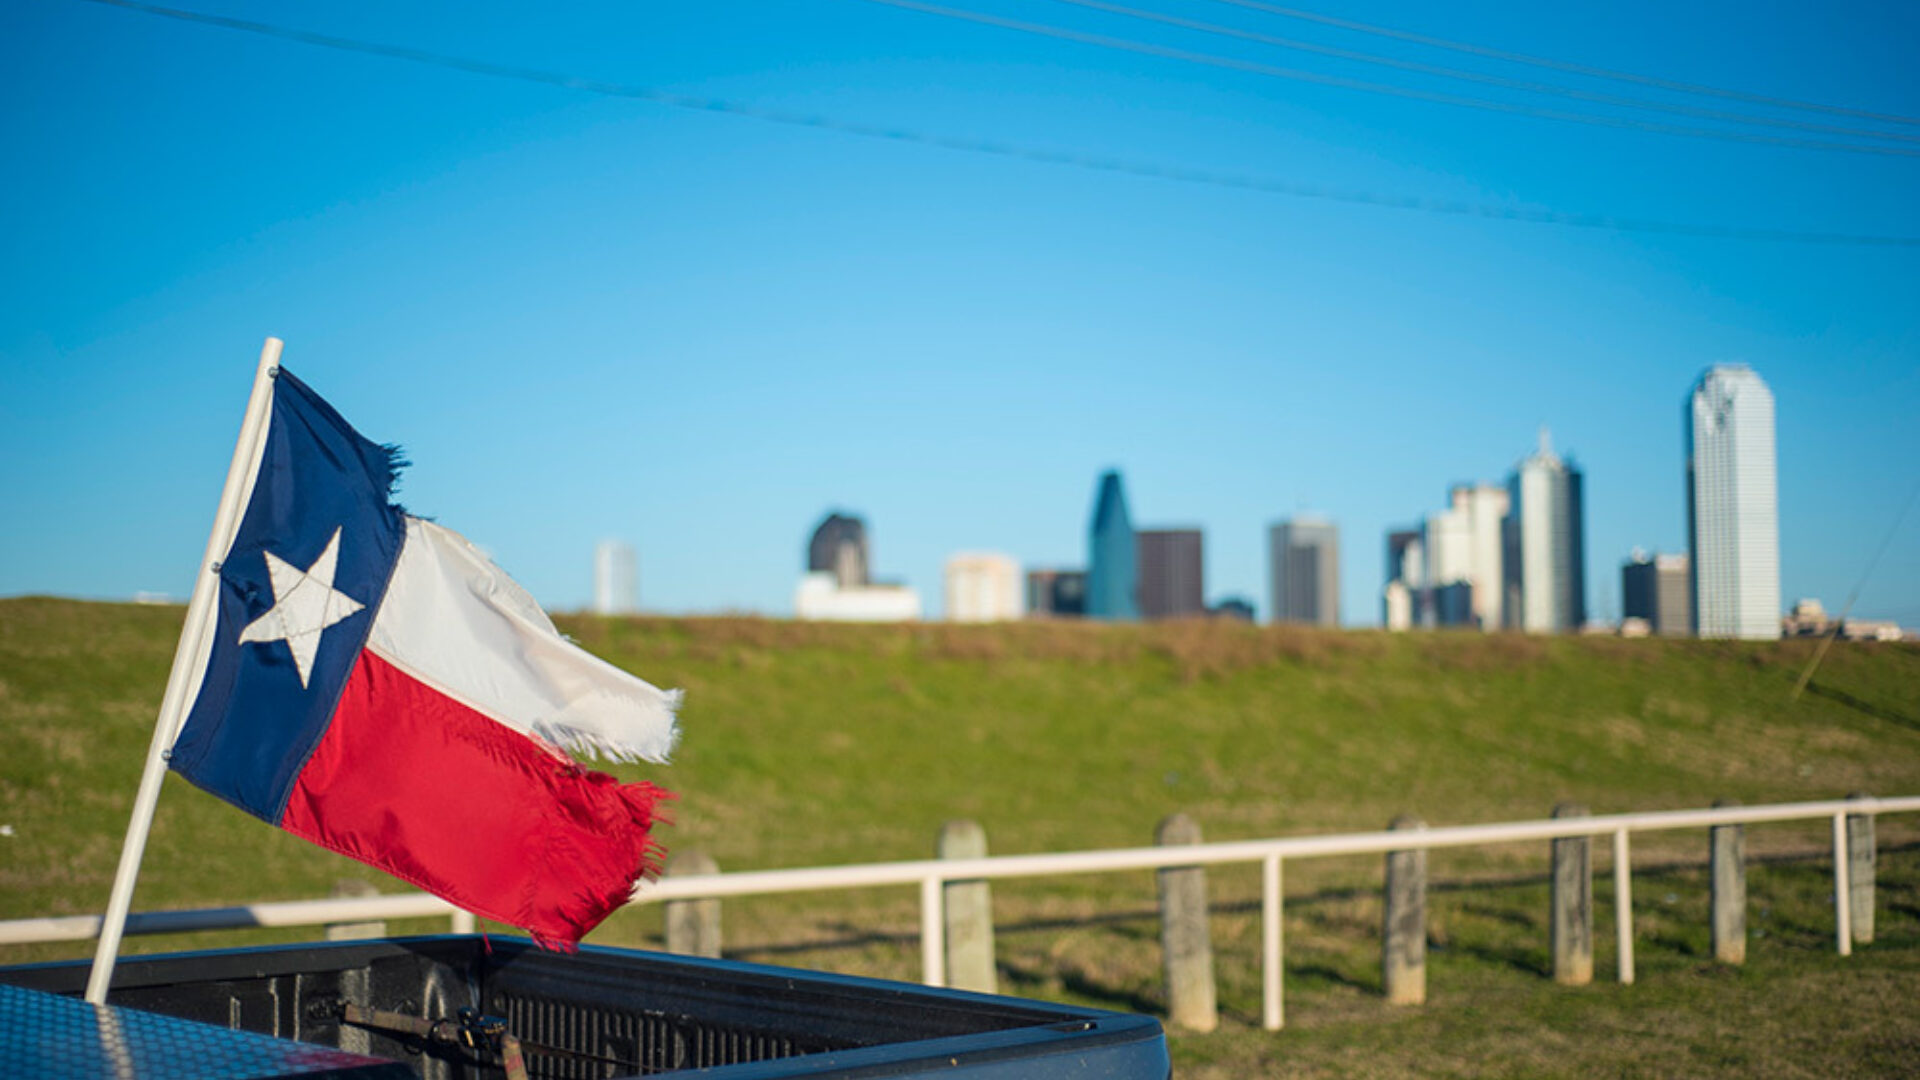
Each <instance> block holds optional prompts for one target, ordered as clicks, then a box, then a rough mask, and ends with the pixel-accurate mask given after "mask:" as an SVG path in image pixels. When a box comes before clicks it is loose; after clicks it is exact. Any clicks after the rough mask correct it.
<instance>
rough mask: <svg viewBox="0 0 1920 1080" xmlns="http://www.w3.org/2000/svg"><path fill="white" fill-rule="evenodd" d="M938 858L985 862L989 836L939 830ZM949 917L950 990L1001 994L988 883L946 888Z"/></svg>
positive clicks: (972, 827)
mask: <svg viewBox="0 0 1920 1080" xmlns="http://www.w3.org/2000/svg"><path fill="white" fill-rule="evenodd" d="M934 853H935V854H936V855H937V856H938V857H940V858H942V859H981V858H985V857H986V854H987V832H986V830H985V829H982V828H981V827H980V825H979V823H978V822H974V821H949V822H947V823H946V824H945V825H942V826H940V838H939V840H938V841H937V842H936V843H935V845H934ZM941 907H942V909H943V910H944V911H945V914H946V943H947V985H948V986H951V987H953V988H955V989H957V990H978V991H980V992H981V993H986V994H994V993H998V992H999V986H1000V984H999V977H998V973H997V972H996V971H995V970H994V966H993V891H992V888H991V887H990V886H989V885H988V884H987V883H986V882H985V881H949V882H946V883H945V884H944V885H943V886H942V895H941Z"/></svg>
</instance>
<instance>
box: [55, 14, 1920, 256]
mask: <svg viewBox="0 0 1920 1080" xmlns="http://www.w3.org/2000/svg"><path fill="white" fill-rule="evenodd" d="M85 2H87V3H94V4H102V5H105V6H108V7H116V8H121V9H124V10H128V11H137V12H140V13H142V14H146V15H154V16H159V17H161V18H168V19H177V20H180V21H183V22H188V23H197V24H200V25H204V26H215V27H220V28H222V29H226V30H237V31H240V32H243V33H249V34H257V35H261V36H263V37H271V38H279V39H281V40H284V41H294V42H298V43H300V44H303V45H312V46H316V47H319V48H326V49H336V50H340V51H343V52H351V53H360V54H364V55H369V56H380V57H385V58H387V59H391V60H404V61H406V62H408V63H414V64H424V65H428V66H432V67H440V68H447V69H450V70H453V71H461V72H465V73H468V74H472V75H485V76H488V77H490V78H498V79H513V80H517V81H520V82H530V83H539V84H541V85H545V86H555V87H561V88H564V89H568V90H577V91H580V92H582V93H589V94H600V95H603V96H606V97H616V98H628V99H632V100H636V101H648V102H653V103H655V104H660V105H668V106H672V107H673V108H677V109H689V110H694V111H698V112H707V113H722V114H725V115H730V116H743V117H749V118H751V119H755V120H762V121H766V122H768V123H774V124H784V125H787V126H790V127H804V128H812V129H815V130H819V131H832V132H837V133H839V134H843V135H854V136H858V137H860V138H865V139H877V140H885V141H887V142H894V143H907V144H912V145H916V146H929V147H935V148H938V149H942V150H953V151H959V152H963V153H971V154H987V155H992V156H995V157H1002V158H1012V159H1016V160H1020V161H1030V162H1037V163H1040V164H1046V165H1064V166H1070V167H1073V168H1078V169H1088V170H1092V171H1095V172H1106V173H1118V174H1123V175H1127V176H1142V177H1149V178H1152V179H1157V180H1172V181H1177V182H1180V183H1188V184H1206V185H1210V186H1214V187H1224V188H1235V189H1239V190H1242V191H1255V192H1262V193H1265V194H1271V195H1286V196H1290V197H1293V198H1302V199H1324V200H1327V201H1330V202H1340V203H1350V204H1354V205H1360V206H1375V207H1382V208H1386V209H1392V210H1414V211H1420V212H1422V213H1429V214H1445V215H1449V216H1454V217H1469V218H1484V219H1488V220H1495V221H1518V222H1526V223H1529V224H1535V225H1563V226H1571V227H1574V228H1583V229H1603V230H1608V231H1613V232H1638V233H1657V234H1664V235H1669V236H1693V237H1703V238H1706V239H1713V240H1748V241H1760V242H1774V243H1796V244H1824V245H1835V246H1848V247H1883V248H1920V236H1898V235H1889V234H1884V233H1835V232H1802V231H1796V230H1791V229H1764V228H1748V227H1741V226H1722V225H1695V224H1684V223H1679V222H1670V221H1656V220H1649V219H1645V218H1615V217H1608V216H1605V215H1601V214H1580V213H1567V212H1562V211H1556V210H1542V209H1534V208H1527V207H1515V206H1496V205H1491V204H1486V203H1469V202H1460V201H1454V200H1443V199H1422V198H1413V197H1402V196H1394V195H1380V194H1375V193H1372V192H1365V191H1354V190H1351V189H1341V188H1329V187H1323V186H1320V185H1316V184H1304V183H1299V182H1297V181H1291V180H1281V179H1277V178H1273V177H1265V176H1256V175H1249V174H1244V173H1230V172H1223V171H1217V170H1211V169H1200V168H1193V167H1189V166H1183V165H1162V164H1155V163H1152V162H1144V161H1139V160H1131V159H1126V158H1115V157H1106V156H1101V155H1093V154H1082V153H1076V152H1073V151H1064V150H1051V149H1045V148H1040V147H1033V146H1027V145H1022V144H1019V143H1009V142H1002V141H998V140H990V139H975V138H962V137H956V136H950V135H935V134H928V133H925V132H920V131H914V130H910V129H907V128H898V127H885V126H880V125H876V124H866V123H861V122H858V121H849V120H838V119H834V118H832V117H826V116H819V115H815V114H810V113H798V112H791V111H787V110H784V109H770V108H765V107H763V106H758V105H751V104H746V103H743V102H737V101H728V100H724V99H720V98H701V97H692V96H689V95H685V94H676V93H673V92H671V91H666V90H659V89H655V88H652V87H645V86H631V85H624V84H620V83H612V82H604V81H601V80H598V79H586V78H580V77H577V76H573V75H564V74H559V73H556V72H550V71H540V70H538V69H534V68H524V67H516V66H512V65H507V64H495V63H491V62H489V61H484V60H470V59H467V58H464V57H458V56H448V55H444V54H441V53H434V52H428V51H426V50H424V49H414V48H408V47H405V46H398V45H384V44H380V43H378V42H370V41H361V40H357V39H354V38H344V37H336V36H334V35H331V34H318V33H314V32H312V31H308V30H298V29H294V28H292V27H285V26H277V25H274V24H271V23H261V22H254V21H252V20H248V19H235V18H230V17H227V16H224V15H208V14H205V13H202V12H197V11H183V10H181V9H178V8H168V7H161V6H159V5H156V4H148V3H142V2H140V0H85Z"/></svg>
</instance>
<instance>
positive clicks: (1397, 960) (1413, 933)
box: [1380, 814, 1427, 1005]
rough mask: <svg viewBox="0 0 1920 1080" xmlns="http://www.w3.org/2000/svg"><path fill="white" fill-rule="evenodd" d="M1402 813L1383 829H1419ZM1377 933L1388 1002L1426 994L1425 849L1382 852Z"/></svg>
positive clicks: (1418, 1001) (1413, 1001)
mask: <svg viewBox="0 0 1920 1080" xmlns="http://www.w3.org/2000/svg"><path fill="white" fill-rule="evenodd" d="M1426 827H1427V826H1426V823H1425V822H1423V821H1421V820H1420V819H1419V818H1416V817H1412V816H1410V815H1407V814H1402V815H1400V816H1399V817H1397V818H1394V819H1393V822H1392V824H1390V825H1388V826H1387V828H1389V829H1424V828H1426ZM1382 924H1383V926H1382V930H1381V935H1380V985H1381V988H1382V989H1383V990H1384V991H1385V992H1386V995H1387V1003H1388V1004H1389V1005H1423V1004H1425V1003H1426V1000H1427V852H1426V849H1425V848H1421V849H1417V850H1414V851H1389V852H1387V896H1386V915H1385V917H1384V918H1383V919H1382Z"/></svg>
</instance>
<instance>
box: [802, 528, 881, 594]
mask: <svg viewBox="0 0 1920 1080" xmlns="http://www.w3.org/2000/svg"><path fill="white" fill-rule="evenodd" d="M807 571H808V572H809V573H822V572H824V573H828V574H832V575H833V580H834V583H835V584H837V585H839V586H840V587H841V588H843V589H851V588H854V587H856V586H859V585H866V584H869V581H868V577H867V523H866V522H864V521H861V520H860V519H859V518H857V517H854V516H853V515H852V514H843V513H841V512H839V511H838V510H836V511H834V512H833V513H831V514H828V515H827V518H826V520H825V521H822V522H821V523H820V527H819V528H817V529H815V530H813V539H812V541H811V542H809V543H808V544H807Z"/></svg>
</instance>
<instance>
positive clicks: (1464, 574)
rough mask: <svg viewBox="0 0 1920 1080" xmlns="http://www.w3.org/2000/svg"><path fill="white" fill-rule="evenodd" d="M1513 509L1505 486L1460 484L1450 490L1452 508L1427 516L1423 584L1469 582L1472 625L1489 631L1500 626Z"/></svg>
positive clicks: (1440, 585)
mask: <svg viewBox="0 0 1920 1080" xmlns="http://www.w3.org/2000/svg"><path fill="white" fill-rule="evenodd" d="M1508 505H1509V497H1508V493H1507V489H1506V488H1503V487H1499V486H1497V485H1495V484H1456V485H1454V487H1453V488H1452V490H1451V491H1449V492H1448V506H1447V508H1446V509H1445V510H1442V511H1440V512H1439V513H1436V514H1429V515H1427V526H1426V553H1427V579H1426V581H1425V582H1424V584H1425V585H1427V586H1429V587H1431V588H1441V587H1444V586H1447V585H1453V584H1455V583H1460V582H1464V583H1466V584H1467V585H1468V586H1469V588H1470V590H1471V593H1470V595H1471V596H1472V607H1471V612H1470V614H1471V616H1472V621H1473V622H1474V623H1476V624H1478V625H1479V626H1481V627H1484V628H1486V629H1488V630H1492V629H1495V628H1497V627H1499V626H1500V625H1501V619H1500V613H1501V608H1502V604H1501V599H1502V596H1501V593H1502V585H1501V581H1502V574H1503V567H1504V558H1503V543H1502V540H1501V527H1502V522H1503V521H1504V520H1505V518H1506V516H1507V509H1508Z"/></svg>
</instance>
